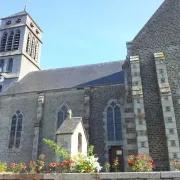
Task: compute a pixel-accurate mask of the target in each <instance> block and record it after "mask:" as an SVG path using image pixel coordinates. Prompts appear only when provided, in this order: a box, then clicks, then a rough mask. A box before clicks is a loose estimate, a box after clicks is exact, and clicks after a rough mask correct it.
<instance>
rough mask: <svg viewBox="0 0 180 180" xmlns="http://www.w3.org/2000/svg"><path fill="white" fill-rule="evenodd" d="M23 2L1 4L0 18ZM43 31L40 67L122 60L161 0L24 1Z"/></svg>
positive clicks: (19, 0) (17, 8)
mask: <svg viewBox="0 0 180 180" xmlns="http://www.w3.org/2000/svg"><path fill="white" fill-rule="evenodd" d="M24 1H25V0H6V1H2V2H1V7H0V17H6V16H8V15H11V14H14V13H16V12H19V11H22V10H23V8H24ZM28 1H29V2H28V8H27V11H28V12H29V13H30V14H31V16H32V17H33V18H34V20H35V21H36V22H37V23H38V25H39V26H40V27H41V28H42V29H43V31H44V34H43V47H42V54H41V68H42V69H49V68H59V67H67V66H76V65H83V64H94V63H100V62H107V61H115V60H123V59H125V57H126V41H130V40H132V39H133V38H134V36H135V35H136V34H137V33H138V31H139V30H140V29H141V28H142V27H143V25H144V24H145V23H146V22H147V21H148V19H149V18H150V17H151V16H152V14H153V13H154V12H155V11H156V9H157V8H158V7H159V6H160V4H161V3H162V2H163V0H51V1H49V0H28Z"/></svg>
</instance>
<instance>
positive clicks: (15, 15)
mask: <svg viewBox="0 0 180 180" xmlns="http://www.w3.org/2000/svg"><path fill="white" fill-rule="evenodd" d="M27 14H28V13H27V12H26V11H21V12H18V13H15V14H12V15H10V16H7V17H5V18H1V19H8V18H12V17H17V16H22V15H27Z"/></svg>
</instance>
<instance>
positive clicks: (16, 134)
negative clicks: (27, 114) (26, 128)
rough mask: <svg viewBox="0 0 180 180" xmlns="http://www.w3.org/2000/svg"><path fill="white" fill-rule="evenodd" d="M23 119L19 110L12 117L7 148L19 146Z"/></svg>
mask: <svg viewBox="0 0 180 180" xmlns="http://www.w3.org/2000/svg"><path fill="white" fill-rule="evenodd" d="M23 119H24V118H23V115H22V113H21V112H20V111H19V110H18V111H16V112H15V113H14V115H13V116H12V122H11V132H10V138H9V148H13V147H15V148H19V146H20V142H21V135H22V123H23Z"/></svg>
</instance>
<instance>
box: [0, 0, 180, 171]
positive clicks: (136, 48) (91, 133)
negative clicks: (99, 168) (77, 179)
mask: <svg viewBox="0 0 180 180" xmlns="http://www.w3.org/2000/svg"><path fill="white" fill-rule="evenodd" d="M152 3H153V2H152ZM144 8H148V7H144ZM136 10H137V11H138V9H136ZM129 27H130V28H133V27H131V26H129ZM42 33H43V32H42V30H41V29H40V27H39V26H38V25H37V24H36V22H35V21H34V20H33V19H32V17H31V16H30V15H29V14H28V13H27V12H26V11H22V12H19V13H17V14H14V15H12V16H9V17H5V18H2V19H1V26H0V72H1V73H0V124H1V126H0V142H1V143H0V161H6V162H28V161H29V160H32V159H33V160H34V159H36V158H37V156H38V155H39V154H40V153H45V154H47V160H48V161H55V160H56V157H55V154H54V152H53V151H52V150H51V149H50V148H48V146H47V145H46V144H45V143H44V142H43V140H42V139H43V138H48V139H52V140H54V141H55V140H56V131H57V129H58V128H59V127H60V126H61V124H62V123H63V121H64V120H65V119H66V118H67V112H68V111H69V110H71V111H72V114H73V117H77V119H78V118H82V121H83V124H84V127H85V130H86V132H87V136H88V143H89V144H92V145H94V146H95V153H96V154H97V155H98V157H99V160H100V163H101V165H104V164H105V163H106V162H110V163H112V162H113V160H114V159H115V157H119V162H120V165H121V170H122V171H126V170H127V158H128V155H132V154H141V153H145V154H149V155H150V156H151V157H152V158H153V159H154V161H155V164H156V170H170V169H172V160H173V159H180V148H179V142H180V138H179V137H180V1H179V0H165V1H164V2H163V4H162V5H161V6H160V8H159V9H158V10H157V11H156V12H155V14H154V15H153V16H152V17H151V18H150V20H149V21H148V22H147V24H146V25H145V26H144V27H143V28H142V30H141V31H140V32H139V33H138V34H137V36H136V37H135V38H134V39H133V40H132V41H131V42H127V56H126V57H125V60H122V61H114V62H108V63H99V64H93V65H85V66H77V67H68V68H57V69H49V70H41V69H40V52H41V44H42ZM74 121H76V118H74ZM77 148H78V145H77Z"/></svg>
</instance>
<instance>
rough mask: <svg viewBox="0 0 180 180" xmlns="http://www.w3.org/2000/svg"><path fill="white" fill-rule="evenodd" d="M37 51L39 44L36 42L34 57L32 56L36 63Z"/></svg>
mask: <svg viewBox="0 0 180 180" xmlns="http://www.w3.org/2000/svg"><path fill="white" fill-rule="evenodd" d="M38 51H39V43H38V42H36V45H35V56H34V59H35V60H36V61H37V60H38Z"/></svg>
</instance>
